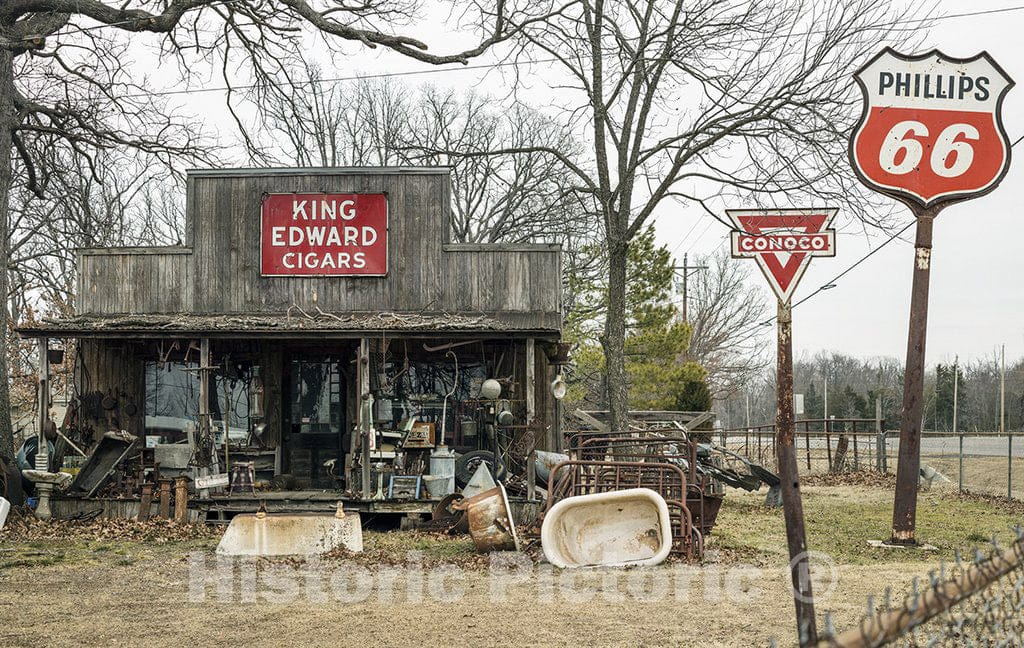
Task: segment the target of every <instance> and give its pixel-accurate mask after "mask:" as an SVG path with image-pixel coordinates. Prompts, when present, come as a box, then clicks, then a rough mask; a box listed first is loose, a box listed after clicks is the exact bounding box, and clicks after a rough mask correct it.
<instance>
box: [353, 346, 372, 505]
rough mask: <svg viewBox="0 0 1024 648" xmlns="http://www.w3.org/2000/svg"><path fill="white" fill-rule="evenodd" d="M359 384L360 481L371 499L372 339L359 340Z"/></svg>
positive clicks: (362, 488) (365, 494) (365, 497)
mask: <svg viewBox="0 0 1024 648" xmlns="http://www.w3.org/2000/svg"><path fill="white" fill-rule="evenodd" d="M356 364H357V370H358V372H359V373H358V376H359V378H358V385H359V408H358V410H357V411H358V412H359V422H358V425H359V438H360V450H361V452H360V460H359V464H360V466H359V468H360V476H361V479H360V483H361V491H362V497H363V499H370V496H371V493H370V442H371V439H370V427H371V425H370V419H371V418H372V417H373V412H369V411H367V409H368V408H367V407H366V405H367V403H368V402H369V400H370V341H369V340H367V339H366V338H362V339H361V340H359V360H358V362H357V363H356Z"/></svg>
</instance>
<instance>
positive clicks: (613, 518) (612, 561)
mask: <svg viewBox="0 0 1024 648" xmlns="http://www.w3.org/2000/svg"><path fill="white" fill-rule="evenodd" d="M540 538H541V546H542V548H543V549H544V556H545V557H546V558H547V560H548V562H550V563H551V564H552V565H555V566H556V567H562V568H565V567H596V566H605V567H625V566H629V565H657V564H658V563H660V562H662V561H663V560H665V558H667V557H668V554H669V551H671V549H672V526H671V521H670V519H669V512H668V505H667V504H666V503H665V499H664V498H663V497H662V496H661V495H659V494H658V493H656V492H654V491H653V490H651V489H649V488H632V489H629V490H621V491H612V492H608V493H596V494H593V495H580V496H578V497H568V498H566V499H564V500H562V501H560V502H558V503H557V504H555V505H554V506H552V507H551V510H550V511H548V512H547V514H546V515H545V516H544V524H543V525H542V526H541V533H540Z"/></svg>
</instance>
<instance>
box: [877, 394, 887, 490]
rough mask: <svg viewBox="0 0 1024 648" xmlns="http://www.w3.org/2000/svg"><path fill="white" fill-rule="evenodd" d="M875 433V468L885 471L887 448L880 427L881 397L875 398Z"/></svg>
mask: <svg viewBox="0 0 1024 648" xmlns="http://www.w3.org/2000/svg"><path fill="white" fill-rule="evenodd" d="M875 433H876V434H877V435H878V438H877V439H876V441H875V455H876V457H875V470H877V471H878V472H881V473H884V472H886V471H887V468H888V466H886V465H885V464H886V456H885V454H886V452H888V448H886V447H885V431H884V430H883V429H882V399H880V398H877V397H876V398H875Z"/></svg>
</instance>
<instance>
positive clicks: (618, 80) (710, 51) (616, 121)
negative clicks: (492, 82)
mask: <svg viewBox="0 0 1024 648" xmlns="http://www.w3.org/2000/svg"><path fill="white" fill-rule="evenodd" d="M889 7H890V3H888V2H886V1H885V0H855V1H853V2H847V1H845V0H829V1H826V2H815V3H811V2H803V1H801V0H782V1H778V0H753V1H751V2H743V3H734V2H725V1H723V0H697V1H695V2H694V1H689V2H684V1H683V0H675V1H673V2H656V1H654V0H641V1H636V0H579V1H576V2H568V3H559V2H530V3H529V7H527V8H524V9H523V13H524V14H526V15H534V16H539V15H546V16H548V18H547V19H546V20H544V21H538V22H533V23H531V24H522V23H519V22H517V21H518V17H519V16H521V15H523V14H516V15H513V16H512V17H510V19H509V23H510V26H511V28H513V29H516V30H518V31H519V37H520V43H521V48H520V49H518V50H517V53H516V54H515V56H518V57H519V61H520V62H522V63H524V64H525V63H526V62H527V61H530V60H534V58H533V57H537V58H544V59H548V60H550V59H554V60H555V61H556V63H554V64H553V68H554V70H552V71H551V72H546V74H547V76H553V77H555V79H556V80H555V81H553V82H552V83H551V85H552V87H554V88H555V89H556V90H555V92H553V93H552V102H553V103H555V104H556V105H558V106H559V107H561V108H562V109H563V110H564V114H565V115H566V116H567V118H568V119H569V120H570V122H571V123H573V124H576V125H578V126H579V127H580V128H582V129H585V130H586V131H587V134H588V143H589V146H590V147H591V149H592V150H590V151H589V154H588V156H587V158H588V159H586V160H585V161H577V160H574V159H572V158H570V157H568V156H565V155H564V154H563V152H562V151H559V150H558V149H555V148H551V147H542V148H541V149H539V150H544V151H546V152H547V153H549V154H550V155H552V156H554V157H556V158H558V159H560V160H561V161H562V162H563V164H564V165H565V166H566V168H568V169H569V170H570V172H571V173H572V174H573V177H574V181H575V183H576V187H577V191H579V192H580V193H581V194H584V195H586V196H587V197H588V198H589V199H591V200H592V201H593V202H594V203H596V205H597V206H598V209H599V211H598V217H599V218H600V219H601V221H602V223H603V226H604V236H605V241H604V244H605V247H606V249H607V256H608V279H609V281H608V284H609V293H608V317H607V318H606V321H605V335H604V339H603V343H604V351H605V356H606V360H607V372H608V384H609V404H610V409H611V424H612V426H613V429H624V428H625V423H626V421H625V419H626V407H627V389H628V384H627V376H626V373H625V369H624V344H625V335H626V330H625V328H626V327H625V319H626V313H625V307H626V258H627V254H628V246H629V242H630V240H631V239H632V238H633V237H634V236H635V235H636V234H637V233H638V232H640V231H641V229H642V228H643V227H644V225H645V224H646V223H647V222H648V220H649V219H650V217H651V215H652V214H653V213H654V211H655V209H656V208H658V206H659V205H661V204H662V203H663V202H664V201H666V200H670V199H676V200H681V201H691V202H693V203H695V204H699V205H702V206H705V208H706V209H707V210H708V213H709V214H711V215H714V210H713V209H712V206H713V203H712V205H711V206H709V204H708V201H709V200H711V199H713V198H715V197H719V196H722V195H723V194H725V193H727V192H731V193H735V194H737V195H741V196H743V197H745V200H749V201H751V202H786V201H789V200H798V199H799V198H800V197H801V196H804V195H815V196H819V197H825V198H829V199H835V200H837V201H842V203H843V204H844V205H845V204H849V203H848V201H846V200H845V198H846V197H847V196H848V195H852V194H854V193H856V192H857V189H856V187H857V185H858V183H857V182H856V180H855V179H854V178H853V177H852V174H850V173H843V172H842V171H840V169H841V166H839V165H837V161H839V160H842V159H844V158H845V147H846V142H847V135H848V132H849V129H850V127H851V126H852V124H853V121H854V119H855V117H856V115H857V113H858V111H857V109H856V106H857V105H858V103H857V99H856V95H855V94H854V93H853V92H852V84H851V83H850V81H849V75H850V71H851V69H852V65H853V64H854V63H855V62H856V61H857V60H858V59H860V58H861V57H863V56H864V55H865V54H867V52H868V47H867V46H868V45H870V46H871V48H872V49H873V48H874V47H875V46H877V45H878V44H880V43H883V42H886V41H887V40H889V39H891V38H892V36H893V34H894V33H895V32H896V31H897V30H898V28H897V27H895V26H894V24H896V23H895V22H894V21H895V20H897V19H899V18H900V16H899V15H895V14H894V13H893V12H892V11H891V10H890V8H889ZM531 12H532V13H531ZM532 78H536V77H532ZM559 81H562V83H561V84H559ZM515 150H519V151H531V152H533V151H536V150H538V149H537V148H529V149H515V148H513V147H508V148H506V149H502V150H498V151H494V152H495V153H507V152H512V151H515ZM842 166H845V165H842Z"/></svg>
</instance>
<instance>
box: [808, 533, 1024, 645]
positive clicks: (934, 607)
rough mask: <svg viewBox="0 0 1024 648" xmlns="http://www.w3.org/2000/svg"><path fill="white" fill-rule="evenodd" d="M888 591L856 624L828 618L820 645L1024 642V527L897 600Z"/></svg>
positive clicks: (945, 568)
mask: <svg viewBox="0 0 1024 648" xmlns="http://www.w3.org/2000/svg"><path fill="white" fill-rule="evenodd" d="M890 591H891V590H888V589H887V590H886V592H885V594H884V596H883V598H882V600H881V603H880V604H878V603H877V602H876V599H874V598H870V599H868V602H867V612H866V614H865V615H864V617H863V618H862V619H861V620H860V622H858V623H857V624H856V625H855V626H854V627H852V628H849V629H847V630H845V631H842V632H836V631H835V630H834V629H833V628H832V627H831V626H832V624H831V622H830V621H829V619H828V617H826V622H825V626H826V627H825V632H824V633H822V636H823V639H821V641H819V643H818V646H819V648H826V647H828V648H831V647H836V648H874V647H875V646H890V645H891V646H908V647H914V648H917V647H921V648H924V647H928V648H932V647H939V646H942V647H945V646H948V647H951V648H952V647H954V646H956V647H961V646H967V647H975V646H977V647H1004V646H1005V647H1007V648H1009V647H1011V646H1022V645H1024V531H1022V530H1021V529H1020V527H1018V529H1017V541H1016V542H1015V543H1014V544H1012V545H1011V546H1009V547H1006V548H1003V547H1000V546H999V545H998V544H996V543H995V542H994V541H993V544H992V545H991V546H990V547H989V548H988V551H986V552H981V551H975V552H974V555H973V556H972V557H971V558H970V559H969V560H964V559H962V558H961V557H960V556H959V554H958V555H957V559H956V561H955V562H954V563H953V564H951V565H946V564H945V563H943V564H942V565H940V567H939V569H938V570H937V571H933V572H931V574H930V578H929V582H928V583H926V584H922V583H920V582H919V581H918V579H916V578H915V579H914V582H913V584H912V586H911V589H910V592H909V594H908V595H907V596H906V598H904V599H903V600H901V601H898V602H895V603H894V602H893V601H892V600H891V593H890Z"/></svg>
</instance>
